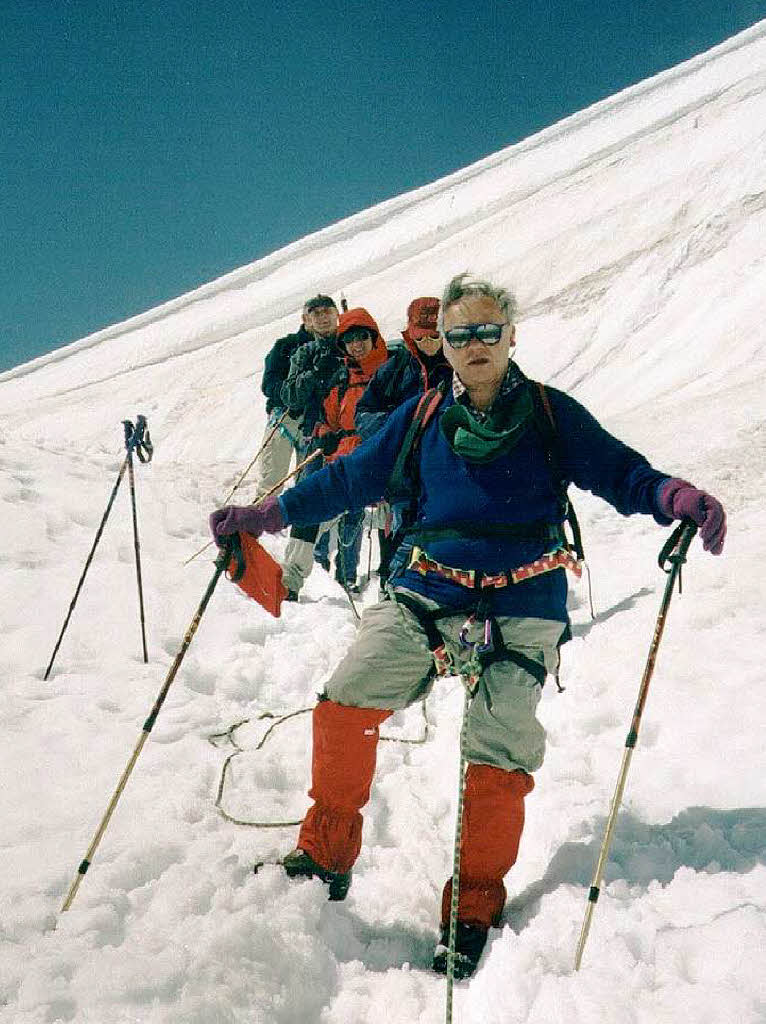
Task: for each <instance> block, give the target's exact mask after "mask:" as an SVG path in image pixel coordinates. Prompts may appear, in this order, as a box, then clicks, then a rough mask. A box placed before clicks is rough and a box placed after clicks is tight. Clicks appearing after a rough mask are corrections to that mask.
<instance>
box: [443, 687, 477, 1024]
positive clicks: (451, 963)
mask: <svg viewBox="0 0 766 1024" xmlns="http://www.w3.org/2000/svg"><path fill="white" fill-rule="evenodd" d="M463 686H464V688H465V696H464V701H463V722H462V724H461V726H460V770H459V780H458V791H457V816H456V821H455V846H454V850H453V853H452V892H451V894H450V905H449V941H448V943H447V1006H446V1016H445V1020H446V1024H452V990H453V988H454V984H455V939H456V936H457V915H458V904H459V902H460V848H461V845H462V842H463V807H464V804H465V772H466V756H465V746H466V736H467V734H468V709H469V707H470V705H471V697H472V694H471V689H470V687H469V686H468V684H467V683H466V681H465V680H463Z"/></svg>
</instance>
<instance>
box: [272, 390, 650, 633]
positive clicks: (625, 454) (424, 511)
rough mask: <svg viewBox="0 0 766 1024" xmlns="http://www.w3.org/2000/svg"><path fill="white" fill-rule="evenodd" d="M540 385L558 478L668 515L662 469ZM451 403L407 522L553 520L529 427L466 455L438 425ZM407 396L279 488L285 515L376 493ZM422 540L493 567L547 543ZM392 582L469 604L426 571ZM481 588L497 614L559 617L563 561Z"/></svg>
mask: <svg viewBox="0 0 766 1024" xmlns="http://www.w3.org/2000/svg"><path fill="white" fill-rule="evenodd" d="M546 392H547V394H548V397H549V400H550V404H551V408H552V411H553V415H554V419H555V422H556V428H557V435H558V452H559V459H560V469H561V471H562V473H563V474H564V475H565V477H566V479H567V480H568V481H569V482H571V483H574V484H575V485H576V486H577V487H579V488H581V489H583V490H588V491H592V492H593V493H594V494H597V495H599V497H601V498H603V499H604V500H605V501H607V502H609V504H610V505H613V506H614V508H616V509H617V511H618V512H621V513H622V514H623V515H631V514H633V513H637V512H643V513H646V514H649V515H653V516H654V518H655V519H656V520H657V522H658V523H660V524H662V525H667V524H668V523H669V522H670V520H669V519H667V518H666V517H665V516H663V515H662V513H661V511H660V509H659V507H658V506H657V503H656V495H657V490H658V487H659V486H660V485H661V484H662V483H663V482H664V481H665V480H667V479H668V475H667V474H665V473H660V472H658V471H657V470H656V469H653V468H652V466H650V465H649V463H648V462H647V460H646V459H645V458H644V456H643V455H641V454H639V453H638V452H636V451H634V450H633V449H632V448H629V447H628V446H627V445H625V444H623V443H622V442H621V441H619V440H617V438H615V437H613V436H612V435H611V434H609V433H608V432H607V431H606V430H604V428H603V427H602V426H601V425H600V424H599V423H598V422H597V421H596V420H595V419H594V418H593V416H591V414H590V413H589V412H588V411H587V410H586V409H585V408H584V407H583V406H582V405H580V404H579V402H576V401H575V400H574V399H573V398H570V397H569V396H568V395H566V394H564V393H563V392H561V391H558V390H556V389H555V388H550V387H546ZM453 402H454V398H453V395H452V394H448V395H447V396H445V398H444V400H443V401H442V403H441V406H440V408H439V410H438V412H437V414H436V416H434V417H433V419H432V420H431V421H430V422H429V424H428V425H427V427H426V429H425V431H424V433H423V436H422V439H421V443H420V448H419V451H418V453H417V455H416V458H418V460H419V477H420V493H419V495H418V501H417V520H416V525H417V526H418V527H422V528H423V529H432V528H438V527H445V526H447V527H448V526H450V525H451V524H455V523H460V522H466V521H470V522H475V523H479V524H482V523H489V524H502V523H532V522H535V521H539V520H544V521H546V522H549V523H560V522H561V521H562V512H561V509H560V505H559V501H558V496H557V491H556V487H555V485H554V482H553V480H552V477H551V472H550V468H549V466H548V462H547V458H546V453H545V447H544V444H543V441H542V439H541V437H540V436H539V433H538V431H537V429H536V428H535V427H534V425H530V427H529V429H528V430H527V432H526V433H525V435H524V436H523V437H522V438H521V440H520V441H519V443H518V444H517V445H516V446H515V447H514V448H513V449H512V450H511V451H510V452H509V453H507V454H505V455H501V456H499V457H498V458H497V459H495V460H494V461H492V462H488V463H484V464H477V463H470V462H467V461H466V460H465V459H463V458H461V457H460V456H459V455H457V454H455V452H454V451H453V450H452V448H451V447H450V445H449V444H448V442H447V440H446V439H445V437H444V435H443V434H442V432H441V430H440V427H439V421H440V418H441V416H442V414H443V412H444V411H445V410H446V409H447V408H449V406H450V405H452V404H453ZM416 404H417V398H413V399H411V400H410V401H408V402H405V403H404V405H402V406H400V407H399V409H397V410H396V412H394V413H393V414H392V415H391V417H390V418H389V420H388V422H387V423H386V425H385V426H384V427H383V428H382V429H381V430H380V431H378V432H377V433H376V434H375V435H374V436H373V437H371V438H370V439H369V440H368V441H365V442H364V443H363V444H361V445H360V446H359V447H358V448H357V449H356V450H355V451H354V452H352V453H351V454H350V455H349V456H347V457H345V458H343V459H339V460H338V461H337V462H334V463H332V464H331V465H329V466H327V467H325V469H323V470H322V471H321V472H319V473H315V474H313V475H312V476H310V477H308V478H307V479H306V480H303V481H301V482H300V483H298V484H296V486H295V487H293V488H292V489H290V490H288V491H287V492H285V493H284V494H283V495H282V496H281V497H280V499H279V502H280V507H281V509H282V513H283V515H284V516H285V520H286V522H287V523H288V524H297V525H308V524H311V523H317V522H323V521H326V520H328V519H331V518H333V517H334V516H336V515H338V514H340V513H341V512H343V511H344V510H346V509H348V510H351V511H355V510H358V509H362V508H364V507H365V506H366V505H370V504H373V503H375V502H377V501H379V500H380V499H381V497H382V496H383V492H384V490H385V487H386V484H387V482H388V479H389V477H390V475H391V471H392V470H393V467H394V462H395V461H396V457H397V454H398V452H399V449H400V447H401V445H402V442H403V440H404V436H405V434H406V432H407V428H408V426H409V424H410V421H411V419H412V414H413V412H414V409H415V406H416ZM423 546H424V547H425V548H426V550H427V552H428V555H429V556H430V557H431V558H433V559H436V561H438V562H441V563H443V564H444V565H449V566H452V567H453V568H459V569H480V570H484V571H485V572H502V571H506V570H508V569H515V568H517V567H518V566H520V565H524V564H526V563H528V562H530V561H533V560H534V559H536V558H538V557H539V556H540V555H542V554H544V553H545V551H547V550H550V548H551V546H552V545H551V542H550V541H548V542H546V541H544V540H528V539H526V540H525V539H518V538H511V537H489V536H485V537H480V536H479V537H476V536H474V537H465V536H464V537H459V538H439V539H437V540H433V541H430V542H429V543H428V544H424V545H423ZM392 583H393V584H394V585H401V586H405V587H407V588H408V589H409V590H412V591H415V592H416V593H419V594H422V595H424V596H426V597H429V598H431V599H433V600H435V601H437V602H438V603H439V604H440V605H443V606H445V607H450V608H456V609H457V608H466V607H468V606H469V605H471V604H472V603H473V604H475V603H476V596H477V592H476V591H475V590H471V589H467V588H464V587H462V586H460V585H459V584H457V583H453V582H451V581H448V580H444V579H442V578H441V577H440V576H437V575H435V574H432V573H429V574H427V575H426V576H423V575H421V574H420V573H417V572H414V571H411V570H405V571H404V572H403V573H402V574H401V576H399V577H398V578H397V579H395V580H392ZM485 593H486V592H485ZM489 594H490V601H491V606H492V610H493V612H494V614H496V615H519V616H536V617H539V618H543V619H555V620H558V621H562V622H566V621H567V619H568V616H567V610H566V595H567V582H566V576H565V570H563V569H557V570H555V571H553V572H549V573H545V574H544V575H542V576H537V577H534V578H532V579H529V580H525V581H524V582H522V583H517V584H515V585H511V586H507V587H502V588H498V589H491V590H490V591H489Z"/></svg>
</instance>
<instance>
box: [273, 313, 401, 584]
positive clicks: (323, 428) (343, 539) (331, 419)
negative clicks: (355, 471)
mask: <svg viewBox="0 0 766 1024" xmlns="http://www.w3.org/2000/svg"><path fill="white" fill-rule="evenodd" d="M334 347H335V353H334V355H335V358H336V359H337V361H338V362H337V365H336V368H335V370H334V372H333V376H332V378H331V380H330V382H329V384H328V390H327V392H326V394H325V396H324V398H323V400H322V404H321V407H320V410H319V412H318V414H317V418H316V421H315V423H314V428H313V431H312V436H311V438H310V440H309V442H308V445H307V448H308V450H309V451H311V450H314V449H316V448H319V449H320V450H321V451H322V453H323V455H324V458H325V461H326V462H334V461H335V460H336V459H338V458H340V457H341V456H344V455H348V454H349V453H350V452H352V451H353V450H354V448H355V447H356V446H357V445H358V444H359V441H360V438H359V435H358V434H357V433H356V429H355V427H354V414H355V412H356V404H357V402H358V401H359V399H360V398H361V396H362V393H363V392H364V389H365V388H366V387H367V384H368V382H369V380H370V377H371V376H372V374H373V373H374V372H375V371H376V370H377V369H378V367H380V366H381V365H382V364H383V363H385V361H386V359H387V358H388V350H387V348H386V343H385V341H384V340H383V338H382V337H381V334H380V329H379V328H378V325H377V323H376V321H375V319H374V318H373V317H372V316H371V315H370V313H369V312H368V311H367V310H366V309H363V308H362V307H357V308H356V309H349V310H348V311H347V312H345V313H342V314H341V315H340V318H339V320H338V324H337V337H336V338H335V345H334ZM363 518H364V507H362V509H361V510H359V509H355V510H354V512H353V513H351V512H349V513H348V514H344V515H342V516H341V517H340V519H338V520H337V528H338V551H337V555H336V559H335V578H336V580H337V581H338V583H340V584H341V586H342V587H344V588H345V589H347V590H350V591H351V592H352V593H358V592H359V590H358V587H357V582H356V571H357V565H358V562H359V550H360V547H361V543H362V520H363ZM336 519H337V517H335V516H333V517H331V519H330V521H328V522H324V521H323V520H321V519H317V520H314V525H311V526H309V527H306V525H305V524H304V525H303V526H302V527H298V528H296V530H294V531H293V536H292V538H291V540H290V543H289V544H288V546H287V549H286V552H285V561H284V564H283V566H282V582H283V583H284V585H285V587H287V589H288V593H289V594H290V597H291V599H293V600H295V599H296V598H297V596H298V594H299V593H300V591H301V589H302V587H303V584H304V583H305V581H306V579H307V578H308V576H309V575H310V573H311V570H312V568H313V565H314V561H315V560H317V561H320V562H321V563H322V564H323V565H324V567H325V568H327V569H329V543H328V542H329V528H330V527H331V526H332V525H334V523H335V521H336Z"/></svg>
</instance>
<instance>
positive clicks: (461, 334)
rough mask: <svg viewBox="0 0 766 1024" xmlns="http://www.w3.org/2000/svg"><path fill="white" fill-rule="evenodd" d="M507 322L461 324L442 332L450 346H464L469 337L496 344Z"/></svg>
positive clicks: (488, 343)
mask: <svg viewBox="0 0 766 1024" xmlns="http://www.w3.org/2000/svg"><path fill="white" fill-rule="evenodd" d="M506 326H507V324H461V325H460V327H452V328H451V329H450V330H449V331H445V332H444V337H445V338H446V339H447V341H448V342H449V344H450V345H451V346H452V348H465V347H466V345H467V344H468V342H469V341H470V340H471V338H476V340H477V341H480V342H482V344H484V345H497V343H498V341H500V338H501V337H502V334H503V328H504V327H506Z"/></svg>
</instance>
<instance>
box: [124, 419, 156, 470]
mask: <svg viewBox="0 0 766 1024" xmlns="http://www.w3.org/2000/svg"><path fill="white" fill-rule="evenodd" d="M122 425H123V427H124V428H125V449H126V451H127V452H128V454H131V453H132V452H135V453H136V455H137V456H138V461H139V462H151V461H152V455H154V445H153V444H152V439H151V436H150V434H149V427H148V425H147V422H146V416H141V415H140V414H139V415H138V416H137V417H136V422H135V426H134V425H133V423H132V421H131V420H123V421H122Z"/></svg>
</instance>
